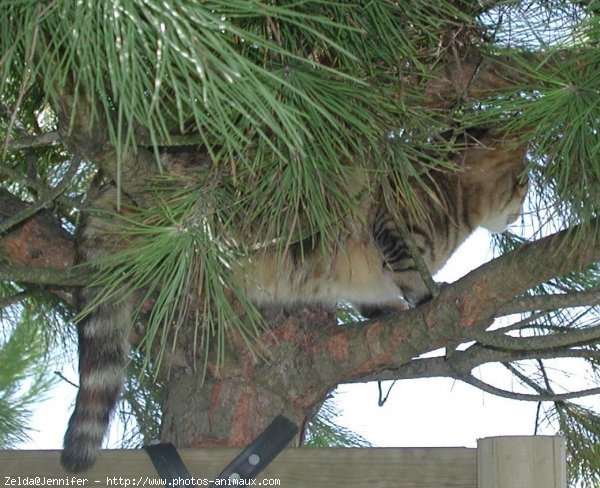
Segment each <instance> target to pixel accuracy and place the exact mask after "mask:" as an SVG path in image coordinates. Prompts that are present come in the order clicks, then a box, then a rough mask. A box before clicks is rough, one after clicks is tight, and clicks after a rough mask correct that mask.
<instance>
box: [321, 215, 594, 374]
mask: <svg viewBox="0 0 600 488" xmlns="http://www.w3.org/2000/svg"><path fill="white" fill-rule="evenodd" d="M594 223H597V222H594ZM576 230H577V228H573V229H570V230H569V231H561V232H558V233H557V234H554V235H551V236H548V237H546V238H544V239H540V240H539V241H535V242H532V243H529V244H527V245H525V246H523V247H522V248H520V249H519V250H517V251H513V252H510V253H507V254H505V255H503V256H501V257H499V258H497V259H495V260H493V261H491V262H489V263H487V264H485V265H484V266H482V267H480V268H478V269H476V270H475V271H473V272H471V273H469V274H468V275H467V276H465V277H464V278H462V279H460V280H459V281H457V282H456V283H453V284H451V285H449V286H447V287H444V288H443V289H442V290H441V293H440V295H439V296H438V297H437V298H434V299H432V300H431V301H429V302H427V303H425V304H423V305H421V306H419V307H417V308H415V309H411V310H408V311H406V312H401V313H396V314H391V315H389V316H386V317H383V318H381V319H379V320H375V321H372V322H368V323H366V324H365V323H360V324H356V325H346V326H344V327H343V328H336V329H327V330H323V331H320V332H319V339H318V342H316V344H317V346H315V350H314V354H315V356H316V359H315V361H319V363H320V362H321V361H322V364H323V368H324V370H325V371H327V370H332V371H335V372H336V374H335V377H336V379H337V380H338V381H339V380H340V378H342V382H347V381H359V380H361V379H362V380H363V381H367V380H372V379H383V378H381V375H380V373H381V372H382V371H386V370H387V371H392V372H394V373H397V372H398V371H399V370H400V369H401V368H402V367H403V366H404V365H405V364H406V363H409V362H410V361H411V359H412V358H414V357H415V356H418V355H420V354H423V353H425V352H428V351H431V350H434V349H436V348H440V347H445V346H446V345H447V344H448V343H451V342H465V341H468V340H470V339H471V338H472V332H473V331H479V332H481V331H482V330H484V329H485V328H487V327H488V326H489V325H490V323H491V322H492V320H493V317H494V316H496V315H497V314H498V311H499V310H500V309H502V307H505V306H506V304H507V303H508V302H510V301H511V300H512V299H513V297H515V296H516V295H520V294H522V293H524V292H525V291H527V290H528V289H529V288H532V287H534V286H537V285H539V284H540V283H543V282H545V281H547V280H548V279H551V278H553V277H556V276H561V275H564V274H566V273H569V272H572V271H583V270H585V269H586V268H587V267H588V266H589V265H591V264H593V263H595V262H596V261H598V260H600V236H599V235H598V234H595V235H593V236H590V238H589V239H588V240H587V241H583V240H581V239H579V240H577V239H575V238H574V237H573V236H574V235H576V234H577V232H576ZM549 262H551V263H553V265H554V266H553V267H550V266H548V263H549ZM498 283H503V286H498ZM584 334H588V332H585V333H584ZM589 334H591V335H593V336H594V337H596V335H595V334H597V330H595V329H593V332H591V333H589ZM565 337H567V336H565ZM579 338H581V336H579ZM539 339H540V340H541V341H547V340H548V339H545V338H539ZM586 339H590V336H586ZM560 340H561V341H562V339H560ZM565 342H566V343H567V344H568V343H569V341H565ZM561 343H562V342H561ZM547 345H548V344H547V343H544V346H547ZM350 350H351V351H352V353H350ZM499 352H502V351H499ZM488 354H491V353H488ZM494 354H498V351H496V352H495V353H494ZM531 354H533V357H536V356H539V355H541V354H542V352H541V351H538V354H536V353H535V351H534V352H531ZM515 356H516V354H513V353H510V354H507V355H504V356H497V357H498V360H506V361H508V360H511V357H515ZM502 357H503V358H505V359H501V358H502ZM391 377H392V378H394V377H395V376H394V375H391ZM385 379H390V375H387V377H386V378H385ZM332 381H333V379H332Z"/></svg>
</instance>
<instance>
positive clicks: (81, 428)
mask: <svg viewBox="0 0 600 488" xmlns="http://www.w3.org/2000/svg"><path fill="white" fill-rule="evenodd" d="M115 201H116V194H115V192H114V191H112V190H111V191H108V192H104V193H102V194H101V195H100V197H99V198H98V199H97V200H96V201H95V204H96V205H97V206H98V207H99V208H104V209H111V210H114V202H115ZM83 227H84V231H83V233H82V235H81V236H80V237H79V245H78V254H79V255H78V260H79V261H80V262H87V261H95V260H97V259H101V258H103V257H105V256H107V255H108V254H110V253H112V252H115V250H116V249H115V248H116V247H119V246H118V245H117V244H116V243H115V242H114V241H113V240H112V239H111V238H110V233H109V232H107V230H108V228H107V224H106V222H105V220H104V219H102V218H98V217H95V216H92V217H89V218H88V221H87V222H86V223H85V225H84V226H83ZM100 291H101V290H99V289H97V288H84V289H82V290H80V291H79V293H78V296H77V302H78V303H77V305H78V309H79V310H84V309H86V308H87V307H88V306H89V305H90V304H91V303H93V302H94V300H95V299H96V298H97V297H98V295H99V293H100ZM134 302H135V300H134V299H132V298H131V296H129V298H128V299H125V300H119V299H118V298H115V299H110V300H107V301H104V302H102V303H100V304H99V305H98V306H97V307H95V308H94V309H93V311H92V312H91V313H89V314H88V315H87V316H85V317H84V318H83V319H82V320H81V322H80V323H79V326H78V338H79V391H78V393H77V398H76V400H75V409H74V411H73V414H72V415H71V418H70V420H69V426H68V428H67V432H66V433H65V438H64V449H63V451H62V454H61V464H62V465H63V466H64V468H65V469H66V470H67V471H70V472H73V473H76V472H80V471H84V470H86V469H88V468H89V467H90V466H92V465H93V464H94V462H95V461H96V458H97V456H98V450H99V449H100V447H101V445H102V441H103V439H104V435H105V433H106V431H107V430H108V426H109V423H110V419H111V416H112V412H113V410H114V408H115V406H116V404H117V402H118V399H119V395H120V393H121V389H122V385H123V374H124V372H123V370H124V367H125V365H126V363H127V359H128V355H129V349H130V345H129V336H130V333H131V328H132V320H131V317H132V315H133V312H134V305H135V303H134Z"/></svg>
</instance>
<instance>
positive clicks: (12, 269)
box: [0, 264, 90, 286]
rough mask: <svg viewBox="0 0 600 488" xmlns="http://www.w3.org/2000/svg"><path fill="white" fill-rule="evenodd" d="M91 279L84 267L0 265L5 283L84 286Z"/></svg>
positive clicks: (0, 276)
mask: <svg viewBox="0 0 600 488" xmlns="http://www.w3.org/2000/svg"><path fill="white" fill-rule="evenodd" d="M89 279H90V272H89V269H87V268H84V267H77V268H74V267H73V268H66V269H54V268H31V267H29V266H21V265H5V264H0V280H3V281H15V282H21V283H33V284H37V285H56V286H83V285H85V284H87V283H88V281H89Z"/></svg>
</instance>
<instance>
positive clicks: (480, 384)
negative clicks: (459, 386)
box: [455, 375, 600, 402]
mask: <svg viewBox="0 0 600 488" xmlns="http://www.w3.org/2000/svg"><path fill="white" fill-rule="evenodd" d="M455 378H456V379H459V380H461V381H464V382H465V383H468V384H469V385H471V386H475V387H477V388H479V389H480V390H483V391H485V392H487V393H491V394H493V395H496V396H501V397H504V398H509V399H511V400H523V401H529V402H559V401H565V400H571V399H573V398H581V397H585V396H592V395H598V394H600V388H589V389H586V390H579V391H573V392H569V393H539V394H537V395H531V394H527V393H517V392H514V391H509V390H504V389H502V388H497V387H495V386H492V385H490V384H489V383H486V382H485V381H481V380H479V379H477V378H475V377H474V376H473V375H466V376H460V377H455Z"/></svg>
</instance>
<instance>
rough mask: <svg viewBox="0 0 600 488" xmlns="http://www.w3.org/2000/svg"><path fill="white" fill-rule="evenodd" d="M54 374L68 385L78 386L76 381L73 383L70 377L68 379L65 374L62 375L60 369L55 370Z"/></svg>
mask: <svg viewBox="0 0 600 488" xmlns="http://www.w3.org/2000/svg"><path fill="white" fill-rule="evenodd" d="M54 374H55V375H56V376H58V377H59V378H60V379H61V380H64V381H66V382H67V383H69V385H71V386H74V387H75V388H79V385H78V384H77V383H73V382H72V381H71V380H70V379H68V378H67V377H66V376H65V375H63V374H62V373H61V372H60V371H55V372H54Z"/></svg>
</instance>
